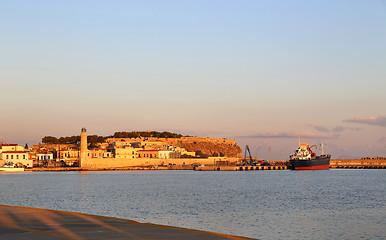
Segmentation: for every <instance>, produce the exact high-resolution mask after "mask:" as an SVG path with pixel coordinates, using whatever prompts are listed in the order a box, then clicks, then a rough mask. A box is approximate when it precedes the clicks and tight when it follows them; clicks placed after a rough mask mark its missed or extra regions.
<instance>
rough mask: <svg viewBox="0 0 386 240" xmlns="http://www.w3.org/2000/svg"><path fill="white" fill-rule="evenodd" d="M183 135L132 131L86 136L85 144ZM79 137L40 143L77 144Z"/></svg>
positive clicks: (51, 139) (46, 137)
mask: <svg viewBox="0 0 386 240" xmlns="http://www.w3.org/2000/svg"><path fill="white" fill-rule="evenodd" d="M183 136H184V135H182V134H178V133H171V132H166V131H164V132H157V131H133V132H116V133H114V135H113V136H107V137H104V136H98V135H90V136H87V142H88V143H90V144H95V143H103V142H105V140H106V138H110V137H114V138H137V137H157V138H181V137H183ZM79 142H80V136H79V135H78V136H71V137H59V138H56V137H53V136H45V137H43V138H42V143H47V144H75V145H76V144H79Z"/></svg>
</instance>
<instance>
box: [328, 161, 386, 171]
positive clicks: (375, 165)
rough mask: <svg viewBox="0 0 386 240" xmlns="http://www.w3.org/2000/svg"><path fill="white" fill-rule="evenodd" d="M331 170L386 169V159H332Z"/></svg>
mask: <svg viewBox="0 0 386 240" xmlns="http://www.w3.org/2000/svg"><path fill="white" fill-rule="evenodd" d="M330 168H354V169H355V168H357V169H386V159H331V160H330Z"/></svg>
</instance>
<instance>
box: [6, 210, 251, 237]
mask: <svg viewBox="0 0 386 240" xmlns="http://www.w3.org/2000/svg"><path fill="white" fill-rule="evenodd" d="M0 238H1V239H30V240H34V239H39V240H40V239H76V240H82V239H136V240H142V239H159V240H166V239H191V240H193V239H197V240H212V239H213V240H229V239H232V240H247V239H252V238H245V237H237V236H231V235H226V234H220V233H212V232H205V231H200V230H192V229H186V228H178V227H170V226H163V225H156V224H150V223H139V222H135V221H130V220H125V219H119V218H112V217H102V216H95V215H88V214H81V213H75V212H65V211H56V210H46V209H37V208H27V207H13V206H5V205H0Z"/></svg>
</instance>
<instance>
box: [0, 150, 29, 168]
mask: <svg viewBox="0 0 386 240" xmlns="http://www.w3.org/2000/svg"><path fill="white" fill-rule="evenodd" d="M28 155H29V154H28V153H27V152H26V151H3V152H1V153H0V160H1V161H0V165H4V164H9V165H14V166H18V167H28V168H32V167H33V161H32V160H30V159H29V156H28Z"/></svg>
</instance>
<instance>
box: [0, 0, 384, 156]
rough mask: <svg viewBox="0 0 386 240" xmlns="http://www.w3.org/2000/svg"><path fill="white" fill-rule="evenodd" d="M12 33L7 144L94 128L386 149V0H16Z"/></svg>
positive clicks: (5, 13)
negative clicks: (174, 132) (163, 131)
mask: <svg viewBox="0 0 386 240" xmlns="http://www.w3.org/2000/svg"><path fill="white" fill-rule="evenodd" d="M0 32H1V33H0V86H1V90H2V91H1V93H0V100H1V102H2V103H3V104H2V111H1V113H0V136H1V138H3V139H4V141H6V142H10V143H11V142H16V143H19V144H24V143H25V142H28V143H30V144H32V143H38V142H39V141H40V139H41V138H42V137H43V136H46V135H53V136H63V135H65V136H67V135H75V134H79V131H80V128H82V127H86V128H87V129H88V131H89V134H99V135H109V134H113V133H114V132H115V131H121V130H126V131H131V130H169V131H177V132H181V133H183V134H192V135H198V136H211V137H226V138H236V139H237V141H238V143H239V145H241V146H242V147H244V145H245V144H249V145H250V146H251V148H252V150H253V151H254V152H259V155H260V156H261V157H262V158H275V159H282V158H286V157H287V156H288V154H290V153H291V151H292V150H293V148H294V147H296V144H297V138H296V137H295V136H299V135H300V136H303V137H304V139H305V141H310V142H311V143H319V142H320V141H324V142H326V143H327V144H328V145H329V146H330V152H331V153H332V154H333V155H335V156H338V155H341V154H342V153H343V152H344V154H346V155H352V156H355V157H362V156H364V155H375V156H380V155H383V156H385V155H386V150H385V149H386V139H385V137H386V123H385V122H386V120H385V119H386V110H385V109H386V107H385V106H386V94H385V93H386V67H385V66H386V44H385V43H386V1H376V0H373V1H365V0H362V1H353V0H350V1H306V0H303V1H284V0H282V1H257V0H256V1H91V0H90V1H4V0H3V1H0ZM354 117H362V118H361V119H354V120H353V121H345V120H349V119H352V118H354ZM369 117H377V118H376V120H375V124H373V123H370V124H368V122H366V121H371V120H369ZM336 127H340V128H336ZM334 129H335V130H334ZM342 129H343V130H342ZM338 130H339V131H338ZM243 136H244V137H243ZM245 136H254V137H250V138H245ZM274 136H275V137H274ZM307 136H313V138H307ZM268 147H271V149H272V151H271V153H269V151H267V150H266V149H268ZM264 149H265V150H264ZM342 149H343V151H342ZM269 155H271V156H269Z"/></svg>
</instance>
